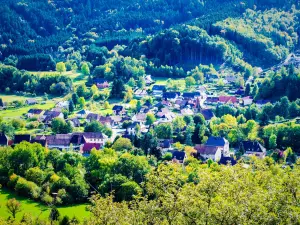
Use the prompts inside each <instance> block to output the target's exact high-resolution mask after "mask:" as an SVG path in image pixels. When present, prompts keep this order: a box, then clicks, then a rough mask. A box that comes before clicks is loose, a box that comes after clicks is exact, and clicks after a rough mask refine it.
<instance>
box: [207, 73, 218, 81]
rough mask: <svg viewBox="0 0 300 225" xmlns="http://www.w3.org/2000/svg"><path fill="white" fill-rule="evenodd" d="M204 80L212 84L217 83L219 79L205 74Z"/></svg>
mask: <svg viewBox="0 0 300 225" xmlns="http://www.w3.org/2000/svg"><path fill="white" fill-rule="evenodd" d="M205 79H206V81H208V82H214V81H217V80H218V79H219V77H218V75H217V74H208V73H206V74H205Z"/></svg>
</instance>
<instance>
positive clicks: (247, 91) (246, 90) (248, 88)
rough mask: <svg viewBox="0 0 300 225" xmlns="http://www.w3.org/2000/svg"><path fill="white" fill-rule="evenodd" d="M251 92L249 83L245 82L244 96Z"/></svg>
mask: <svg viewBox="0 0 300 225" xmlns="http://www.w3.org/2000/svg"><path fill="white" fill-rule="evenodd" d="M250 92H251V85H250V83H247V85H246V89H245V96H249V95H250Z"/></svg>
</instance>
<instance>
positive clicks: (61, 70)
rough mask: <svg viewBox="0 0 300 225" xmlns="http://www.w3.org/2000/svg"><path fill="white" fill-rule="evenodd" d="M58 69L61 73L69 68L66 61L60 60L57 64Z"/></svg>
mask: <svg viewBox="0 0 300 225" xmlns="http://www.w3.org/2000/svg"><path fill="white" fill-rule="evenodd" d="M56 71H57V72H59V73H62V72H66V71H67V68H66V65H65V63H64V62H59V63H57V64H56Z"/></svg>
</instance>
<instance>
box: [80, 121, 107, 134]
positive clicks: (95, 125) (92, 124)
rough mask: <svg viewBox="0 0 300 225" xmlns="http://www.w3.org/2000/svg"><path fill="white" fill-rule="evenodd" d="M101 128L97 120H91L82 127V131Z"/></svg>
mask: <svg viewBox="0 0 300 225" xmlns="http://www.w3.org/2000/svg"><path fill="white" fill-rule="evenodd" d="M102 130H103V125H102V124H101V123H100V122H98V121H92V122H90V123H89V124H87V125H86V126H85V128H84V132H101V131H102Z"/></svg>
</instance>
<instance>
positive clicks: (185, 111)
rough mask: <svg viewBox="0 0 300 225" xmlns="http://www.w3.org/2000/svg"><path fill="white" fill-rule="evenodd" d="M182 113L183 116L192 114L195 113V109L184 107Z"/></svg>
mask: <svg viewBox="0 0 300 225" xmlns="http://www.w3.org/2000/svg"><path fill="white" fill-rule="evenodd" d="M180 113H181V115H183V116H192V115H194V111H193V110H191V109H190V108H184V109H182V110H180Z"/></svg>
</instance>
